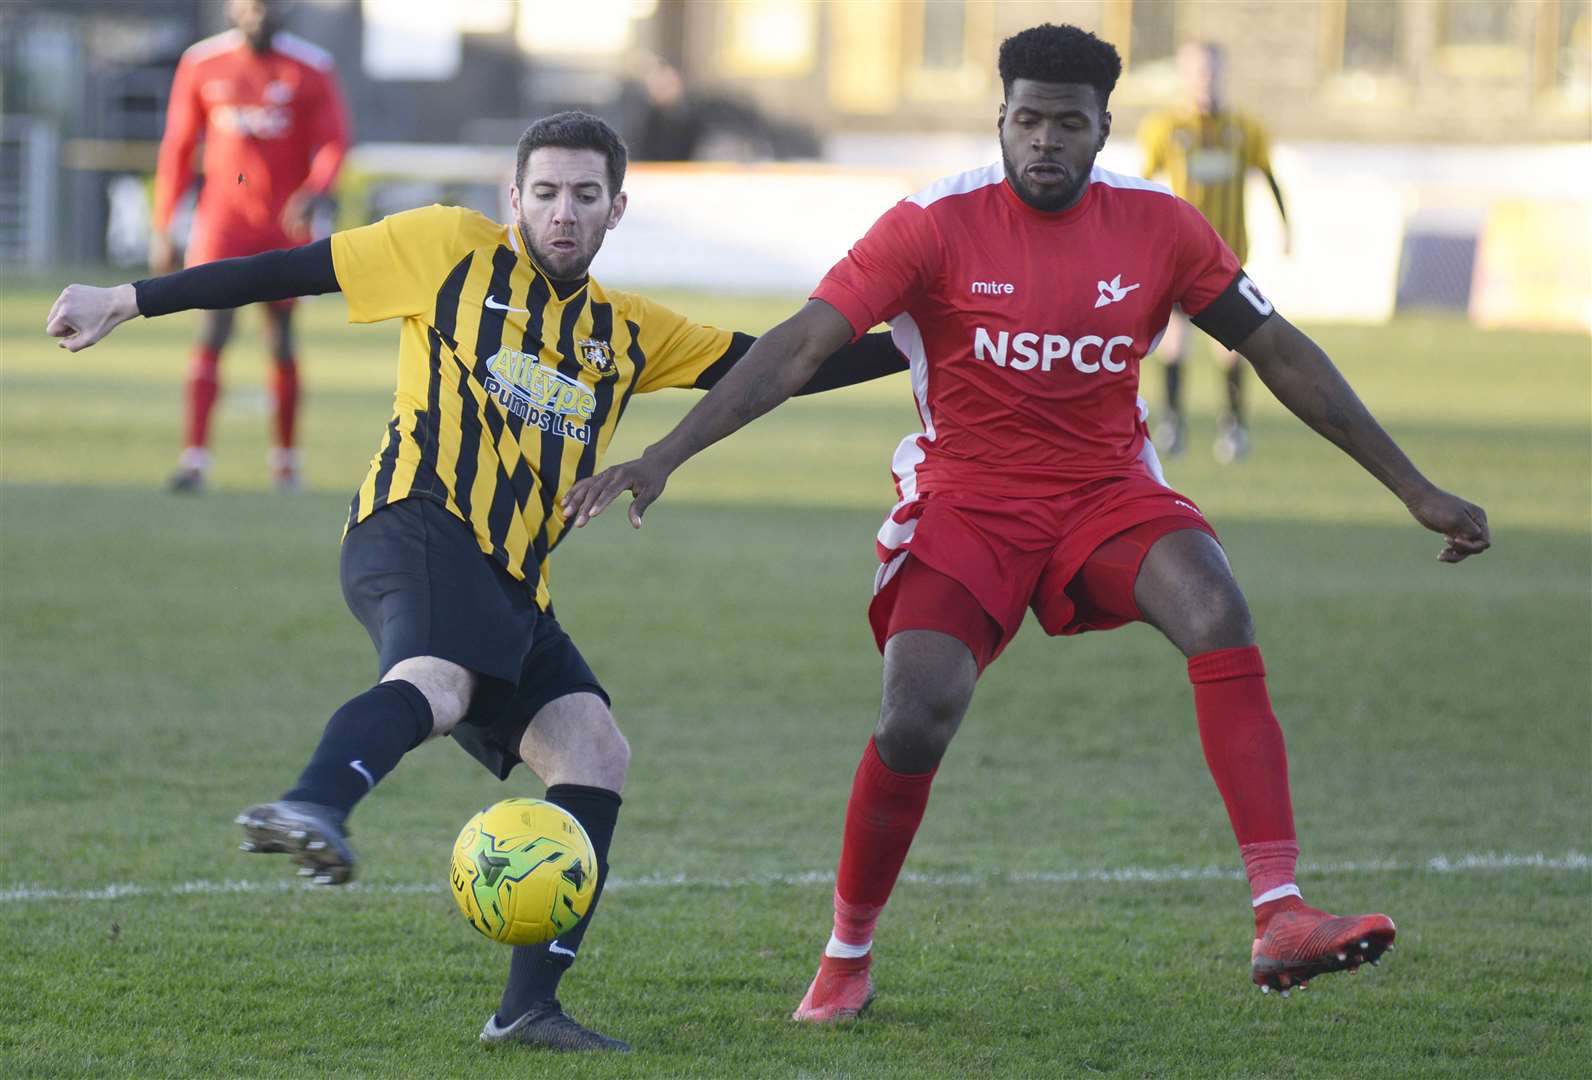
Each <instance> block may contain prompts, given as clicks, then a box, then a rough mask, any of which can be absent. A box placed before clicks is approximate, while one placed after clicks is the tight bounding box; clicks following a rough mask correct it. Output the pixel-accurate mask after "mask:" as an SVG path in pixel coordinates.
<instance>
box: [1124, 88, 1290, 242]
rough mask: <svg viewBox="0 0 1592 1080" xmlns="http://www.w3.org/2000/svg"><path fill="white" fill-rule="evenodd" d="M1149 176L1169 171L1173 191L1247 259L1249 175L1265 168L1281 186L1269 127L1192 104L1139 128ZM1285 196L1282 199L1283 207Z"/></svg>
mask: <svg viewBox="0 0 1592 1080" xmlns="http://www.w3.org/2000/svg"><path fill="white" fill-rule="evenodd" d="M1139 147H1140V149H1141V151H1142V152H1143V155H1144V175H1145V176H1148V177H1153V176H1158V175H1161V174H1163V173H1164V174H1165V175H1166V177H1167V179H1168V181H1169V182H1170V183H1171V186H1172V193H1173V194H1175V195H1176V196H1177V197H1178V198H1180V199H1187V200H1188V201H1189V202H1191V203H1193V204H1194V206H1195V208H1197V209H1198V210H1199V212H1200V213H1202V214H1204V215H1205V220H1207V221H1209V222H1210V223H1211V227H1212V228H1214V229H1215V230H1216V233H1217V235H1219V236H1220V237H1221V238H1222V239H1223V240H1225V241H1227V246H1228V247H1230V248H1232V249H1233V253H1234V254H1236V255H1237V256H1238V261H1239V262H1240V263H1242V262H1243V261H1244V260H1245V259H1246V258H1248V256H1249V250H1248V249H1249V236H1248V233H1247V231H1246V229H1245V227H1244V178H1245V176H1246V175H1247V174H1248V172H1249V170H1250V169H1259V170H1260V171H1261V172H1263V173H1265V174H1266V178H1267V180H1268V181H1269V182H1270V183H1271V185H1272V190H1273V191H1275V190H1276V188H1277V182H1276V179H1275V178H1274V177H1273V176H1272V171H1271V147H1270V144H1269V140H1268V139H1267V137H1266V131H1265V129H1264V128H1262V127H1261V126H1260V124H1258V123H1256V122H1255V121H1254V120H1252V119H1251V118H1249V117H1247V116H1244V115H1243V114H1241V113H1236V112H1230V111H1225V110H1224V111H1222V112H1218V113H1214V114H1211V115H1204V114H1201V113H1200V112H1198V111H1197V110H1195V109H1192V108H1185V109H1171V110H1167V111H1165V112H1160V113H1155V114H1154V115H1151V116H1149V117H1146V118H1145V120H1144V122H1143V124H1141V125H1140V127H1139ZM1280 204H1281V200H1280V198H1279V205H1280Z"/></svg>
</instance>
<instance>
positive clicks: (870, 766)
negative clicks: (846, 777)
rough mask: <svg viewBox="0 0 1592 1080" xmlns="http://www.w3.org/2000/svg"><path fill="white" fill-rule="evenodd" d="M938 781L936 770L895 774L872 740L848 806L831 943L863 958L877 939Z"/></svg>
mask: <svg viewBox="0 0 1592 1080" xmlns="http://www.w3.org/2000/svg"><path fill="white" fill-rule="evenodd" d="M933 783H934V773H933V772H926V773H898V772H896V771H894V770H893V769H891V768H890V767H889V766H888V765H886V764H885V763H884V762H883V761H882V760H880V758H879V751H878V750H877V748H875V746H874V743H873V740H872V739H869V740H868V748H867V749H866V750H864V751H863V754H862V763H861V764H859V765H858V766H857V775H856V777H855V779H853V780H852V783H851V801H850V802H848V803H847V804H846V834H845V841H844V843H843V844H842V845H841V849H840V869H839V871H838V873H837V874H836V880H835V932H834V939H833V940H832V941H831V945H834V944H835V943H837V942H838V943H839V944H840V945H841V946H842V947H843V948H845V951H846V952H847V953H850V954H852V955H860V954H861V952H862V951H865V950H866V948H867V946H868V945H869V944H870V943H871V942H872V941H873V928H874V925H875V924H876V923H878V921H879V913H880V912H881V911H883V910H884V905H885V902H886V901H887V900H889V899H890V892H891V890H892V889H894V888H895V883H896V878H897V877H899V876H900V874H901V864H902V863H904V862H906V858H907V849H908V848H910V847H911V846H912V838H913V837H914V836H916V835H917V831H918V825H919V824H921V823H922V821H923V811H924V808H925V807H927V806H928V804H929V787H930V785H932V784H933Z"/></svg>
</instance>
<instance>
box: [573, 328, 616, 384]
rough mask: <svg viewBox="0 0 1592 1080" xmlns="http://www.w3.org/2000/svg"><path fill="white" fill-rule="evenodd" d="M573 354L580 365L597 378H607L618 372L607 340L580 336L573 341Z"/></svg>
mask: <svg viewBox="0 0 1592 1080" xmlns="http://www.w3.org/2000/svg"><path fill="white" fill-rule="evenodd" d="M575 356H576V358H577V359H579V360H580V363H581V366H582V367H584V368H585V369H586V370H587V371H590V372H591V373H592V374H593V375H596V376H597V377H598V378H599V379H609V378H612V377H613V376H614V375H616V374H618V372H619V368H618V366H617V365H616V364H615V363H614V351H613V349H612V348H610V347H609V345H608V342H606V341H599V340H598V339H596V338H581V339H580V340H579V341H577V342H576V343H575Z"/></svg>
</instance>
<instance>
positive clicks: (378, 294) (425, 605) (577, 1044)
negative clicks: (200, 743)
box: [48, 113, 906, 1050]
mask: <svg viewBox="0 0 1592 1080" xmlns="http://www.w3.org/2000/svg"><path fill="white" fill-rule="evenodd" d="M625 164H626V151H625V146H624V143H623V142H622V141H621V140H620V138H619V136H618V135H617V134H616V133H615V132H614V131H613V130H612V129H611V128H610V127H608V125H607V124H605V123H603V122H602V121H601V120H598V119H597V118H595V117H592V116H588V115H586V114H583V113H560V114H558V115H556V116H551V117H547V118H545V119H543V120H539V121H537V122H536V123H535V124H533V125H531V127H530V128H529V129H527V131H526V132H525V134H524V136H522V137H521V139H520V143H519V146H518V148H517V151H516V160H515V176H514V184H513V186H512V187H511V188H510V191H509V207H510V210H511V212H512V215H513V220H512V221H511V222H510V223H509V224H507V225H502V224H499V223H497V222H494V221H491V220H489V219H487V218H485V217H483V216H481V215H480V214H477V213H474V212H473V211H469V210H462V209H459V208H457V207H444V206H432V207H427V208H424V209H420V210H413V211H409V212H408V213H403V214H396V215H394V216H392V217H390V218H387V219H386V220H384V221H382V222H379V223H378V224H375V225H369V226H366V227H364V228H359V229H352V230H349V231H347V232H342V233H337V234H335V235H334V236H332V237H331V238H330V239H328V240H323V241H320V242H318V243H315V244H309V245H306V246H305V247H301V248H293V249H289V250H285V251H274V252H269V253H266V254H263V255H256V256H250V257H248V258H243V259H228V260H223V261H220V262H214V263H209V264H207V265H205V266H200V267H195V268H193V269H189V270H185V271H182V272H180V273H177V274H170V275H167V276H165V277H160V278H153V279H149V280H146V281H140V282H135V283H133V284H131V285H122V286H118V287H116V288H114V289H93V288H87V287H85V286H81V285H72V286H68V288H67V289H66V290H65V291H64V292H63V293H62V294H61V297H60V299H58V300H57V301H56V304H55V307H54V308H53V309H52V310H51V313H50V318H49V323H48V329H49V332H50V333H51V334H53V335H55V336H56V337H59V338H61V339H63V340H62V345H63V346H65V347H66V348H68V349H71V350H73V351H76V350H77V349H82V348H86V347H87V346H89V345H92V344H93V343H94V342H95V341H97V340H99V339H100V338H101V337H103V336H104V335H105V334H107V333H109V332H110V330H112V329H113V328H114V327H115V326H117V325H118V324H119V323H121V322H123V321H125V320H126V319H129V318H131V317H132V316H134V315H138V314H142V315H146V316H154V315H162V314H167V313H169V312H173V311H181V310H188V309H192V308H228V307H237V306H239V304H241V303H253V302H258V301H264V300H276V299H281V298H285V297H288V296H301V295H307V294H316V293H330V292H342V293H343V294H344V297H345V299H346V300H347V303H348V314H349V319H350V320H351V321H353V322H377V321H381V320H385V319H402V320H403V328H402V331H401V334H400V342H399V347H398V386H397V393H396V395H395V398H394V405H393V417H392V420H391V422H390V423H389V424H388V425H387V430H386V433H385V434H384V435H383V437H382V439H381V441H380V444H379V446H378V448H377V451H376V455H375V458H374V459H373V460H372V462H371V466H370V470H369V472H368V474H367V475H366V477H365V480H364V483H362V484H361V485H360V488H359V491H358V493H357V494H356V495H355V497H354V503H353V508H352V511H351V513H350V515H349V522H348V528H347V531H346V533H345V535H344V538H343V548H342V565H341V576H342V585H343V595H344V598H345V599H346V600H347V602H348V605H349V608H350V609H351V610H352V611H353V612H354V614H355V616H356V617H357V618H358V619H359V620H360V622H361V623H363V624H364V626H365V629H366V631H367V632H368V633H369V634H370V638H371V641H372V643H373V644H374V645H375V646H376V651H377V655H378V660H379V671H380V673H381V680H382V681H381V682H380V683H378V684H377V685H376V686H375V687H373V688H372V689H370V690H367V691H365V692H364V693H363V694H361V695H359V696H358V697H356V698H354V699H353V700H351V701H349V702H347V703H346V704H344V705H343V707H342V708H340V709H339V710H338V711H337V712H336V713H335V714H334V715H333V716H332V719H331V721H330V722H329V723H328V724H327V726H326V730H325V732H324V733H323V735H322V736H321V741H320V744H319V745H318V746H317V747H316V750H315V753H314V755H313V756H312V757H311V759H310V762H309V765H308V766H307V767H306V768H305V769H304V772H303V773H302V774H301V775H300V777H299V780H298V783H297V784H296V785H295V786H294V787H293V788H292V789H291V790H290V791H288V792H287V793H286V794H284V795H283V796H282V798H281V799H279V800H277V801H275V802H269V803H263V804H260V805H258V806H254V807H251V808H249V809H248V810H245V811H244V812H243V814H242V815H240V817H239V819H238V820H239V822H240V823H241V824H242V825H243V827H244V833H245V838H246V839H245V843H244V848H245V850H248V851H262V852H283V853H287V854H289V855H291V856H292V858H293V860H294V861H295V862H297V863H298V864H299V865H300V867H301V870H300V873H304V874H307V875H308V876H310V877H312V878H313V879H314V880H315V881H317V882H320V883H324V884H340V883H342V882H345V881H347V880H349V878H350V877H351V876H352V874H353V867H354V854H353V852H352V850H351V849H350V848H349V846H348V842H347V829H346V825H345V821H346V818H347V815H348V813H349V811H350V810H352V808H353V806H354V804H355V803H357V802H358V801H359V799H361V798H362V797H363V796H364V795H365V794H366V793H367V792H368V791H369V790H370V789H371V788H373V787H375V785H376V783H377V782H378V781H379V780H381V778H382V777H383V776H385V775H386V774H387V773H388V772H390V771H391V770H392V769H393V768H394V767H395V766H396V765H397V764H398V761H399V760H400V759H401V758H402V757H403V756H404V754H405V753H407V752H408V751H409V750H412V749H413V748H415V747H416V746H418V745H420V743H422V742H424V741H425V740H426V739H427V738H429V737H430V736H431V735H433V734H451V735H452V736H453V738H454V739H455V740H456V741H458V742H459V743H460V744H461V745H462V746H464V747H465V748H466V749H467V750H469V751H470V753H471V754H473V755H474V756H475V757H476V758H477V759H479V760H480V761H481V762H482V763H483V764H484V765H486V766H487V768H489V769H491V770H492V771H493V772H494V773H495V774H496V775H497V776H498V777H499V778H506V777H507V775H508V773H509V771H510V770H511V769H512V768H513V767H514V766H515V765H516V764H518V763H519V762H521V761H524V762H525V763H526V764H527V765H529V766H530V767H531V769H532V770H533V771H534V772H536V773H537V775H538V776H540V777H541V778H542V779H543V780H544V781H545V782H546V783H547V784H548V785H549V786H548V788H547V793H546V796H545V797H546V799H547V800H548V801H549V802H552V803H556V804H557V805H559V806H562V807H563V808H564V809H566V810H568V811H569V812H570V813H571V814H572V815H573V816H574V817H575V818H576V819H577V820H578V821H579V822H580V823H581V825H582V826H583V827H584V828H585V830H586V832H587V835H588V836H590V838H591V841H592V847H593V850H594V851H595V853H596V857H597V866H595V867H582V866H579V865H575V866H571V867H569V868H568V869H566V870H565V874H566V876H568V875H576V876H578V877H584V876H586V875H590V874H592V873H596V874H597V875H598V885H597V889H598V892H597V896H596V897H595V898H594V899H593V901H592V906H591V908H590V909H589V910H588V913H587V915H586V916H585V918H584V919H582V920H581V922H580V923H578V924H577V925H576V926H575V928H574V929H573V930H571V931H569V932H568V933H565V934H562V935H560V936H559V937H558V938H557V939H555V940H554V941H552V942H549V943H547V944H545V945H537V946H528V947H521V948H516V949H515V950H514V955H513V959H512V960H511V962H510V967H509V980H508V985H507V987H506V988H505V990H504V993H503V998H502V1002H501V1004H500V1005H499V1007H498V1010H497V1012H496V1014H495V1015H493V1016H492V1017H491V1018H489V1019H488V1021H487V1023H486V1026H485V1028H484V1029H483V1030H482V1032H481V1039H482V1040H483V1041H484V1042H488V1043H506V1042H522V1043H528V1044H531V1045H536V1046H546V1047H553V1048H556V1049H561V1050H626V1049H628V1047H627V1046H625V1044H624V1043H622V1042H620V1041H619V1040H617V1039H611V1038H608V1037H606V1036H603V1035H599V1034H598V1033H596V1032H594V1031H590V1030H588V1029H586V1028H584V1027H582V1026H581V1025H580V1024H578V1023H576V1022H575V1021H574V1020H572V1019H570V1017H569V1016H568V1015H566V1014H565V1013H564V1012H563V1009H562V1007H561V1006H560V1005H559V1003H558V1000H557V998H556V996H555V995H556V991H557V988H558V983H559V979H560V977H561V976H562V975H563V973H564V971H565V970H567V969H568V967H569V966H570V965H571V964H572V963H573V962H574V958H575V955H576V950H577V949H578V948H579V946H580V942H581V940H582V938H583V937H584V935H585V931H586V926H587V925H588V924H589V922H590V921H591V918H592V914H593V913H594V912H595V910H596V906H597V900H598V899H599V898H600V897H601V895H602V884H603V882H604V881H605V880H606V878H607V854H608V848H609V844H610V842H611V840H612V837H613V831H614V826H615V823H616V821H617V818H618V814H619V803H620V797H619V792H620V789H621V788H622V787H623V785H624V780H625V774H626V772H627V770H628V767H629V761H630V750H629V746H628V744H627V743H626V742H625V739H624V736H623V735H622V734H620V732H619V728H618V726H617V725H616V724H615V723H614V719H613V715H612V714H611V713H610V711H609V707H608V706H609V702H608V695H607V694H606V692H605V691H604V690H603V688H602V685H601V684H600V683H599V682H598V681H597V677H596V675H594V674H593V673H592V671H591V668H590V667H589V666H588V665H587V663H586V660H585V658H584V657H582V656H581V654H580V651H579V650H578V649H577V648H576V647H575V644H574V642H573V641H571V640H570V638H569V635H568V634H566V633H565V632H564V630H563V628H562V627H560V626H559V624H558V620H557V618H556V617H554V615H553V609H552V605H551V602H550V600H549V596H548V588H547V556H548V553H549V552H550V551H551V550H552V549H553V547H554V546H555V545H557V543H558V542H559V540H560V539H561V538H562V537H563V536H564V532H565V522H564V519H563V516H562V511H561V509H560V496H561V495H562V494H563V493H564V492H565V491H566V490H567V489H568V488H569V486H570V485H571V484H573V483H574V481H575V480H576V478H577V477H585V476H589V475H591V474H592V472H593V470H594V469H595V468H596V467H597V465H598V463H599V462H600V460H601V458H602V454H603V451H604V450H605V449H606V448H607V446H608V442H609V440H610V439H611V438H612V437H613V432H614V428H615V427H616V426H617V425H618V423H619V420H620V417H622V416H623V415H624V411H625V406H626V405H627V404H628V403H629V401H630V399H631V396H632V395H633V394H636V393H646V392H648V391H651V390H661V389H664V388H666V387H699V388H705V387H708V386H711V385H713V384H714V383H716V382H717V381H718V379H719V378H720V377H722V376H723V374H724V373H725V372H726V371H727V370H729V368H730V367H731V366H732V365H733V364H734V363H735V362H736V361H737V360H739V359H740V357H741V356H742V355H743V354H744V353H745V352H746V349H747V347H748V346H749V345H750V344H751V342H752V339H751V338H750V337H748V336H747V335H745V334H738V333H731V332H729V331H725V330H716V329H713V328H712V327H707V326H698V325H696V324H694V323H691V322H689V321H687V320H686V319H684V318H682V317H681V316H679V315H677V314H675V313H674V312H672V311H669V310H668V309H667V308H664V307H662V306H660V305H658V304H655V303H653V302H652V301H650V300H647V299H645V298H643V297H639V296H635V295H631V294H628V293H621V292H615V291H610V290H606V289H604V288H603V287H602V286H601V285H599V284H598V283H597V282H596V281H594V280H593V279H591V278H590V277H589V276H588V275H587V268H588V267H589V266H590V264H591V261H592V258H593V257H594V256H595V255H596V254H597V251H598V249H599V248H600V247H601V246H602V242H603V238H604V236H605V235H606V233H607V232H608V230H610V229H612V228H614V227H615V226H617V225H618V224H619V221H620V218H621V217H622V216H623V215H624V211H625V205H626V196H625V194H624V192H623V191H622V190H621V189H622V186H623V182H624V174H625ZM904 370H906V361H905V360H904V359H903V358H902V357H901V356H900V355H899V354H898V353H897V352H896V350H895V348H894V346H893V345H892V344H891V343H890V338H889V335H887V334H875V335H868V336H865V337H863V338H862V339H860V340H859V341H857V342H856V343H854V344H852V345H849V346H847V347H846V348H845V349H843V350H842V351H840V352H838V353H836V354H835V355H834V356H832V357H831V358H830V359H829V361H828V362H826V364H825V365H824V367H823V368H821V369H820V370H819V372H818V374H817V375H816V376H815V377H814V378H813V379H812V380H811V381H810V382H809V383H808V384H807V385H806V387H805V388H804V391H805V392H814V391H817V390H823V389H830V388H833V387H838V386H845V385H850V384H852V383H856V382H861V381H864V380H866V379H870V378H875V377H878V376H880V375H885V374H889V373H891V372H895V371H904ZM488 869H490V868H488ZM483 872H486V871H483ZM572 880H573V878H572ZM456 887H464V888H469V887H471V885H470V883H469V882H465V883H463V885H462V886H461V885H459V884H458V883H456Z"/></svg>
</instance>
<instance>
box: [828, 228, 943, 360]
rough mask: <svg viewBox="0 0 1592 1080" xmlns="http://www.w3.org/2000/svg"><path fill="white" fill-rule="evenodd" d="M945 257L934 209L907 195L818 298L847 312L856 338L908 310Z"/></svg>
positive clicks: (859, 245) (841, 263)
mask: <svg viewBox="0 0 1592 1080" xmlns="http://www.w3.org/2000/svg"><path fill="white" fill-rule="evenodd" d="M939 259H940V244H939V237H938V233H937V232H936V231H935V228H934V224H933V222H931V221H930V220H929V215H928V212H927V211H926V210H924V209H923V208H922V207H921V206H918V205H917V204H916V203H912V202H907V201H904V200H903V201H902V202H899V203H896V205H895V206H893V207H891V208H890V209H889V210H887V211H885V212H884V214H883V215H882V216H881V217H880V218H879V220H878V221H876V222H874V224H873V228H871V229H869V230H868V233H867V235H866V236H864V237H863V238H862V239H861V240H858V241H857V242H856V244H854V245H852V248H851V250H850V251H849V252H847V253H846V257H845V258H844V259H841V260H840V261H839V262H838V263H836V264H835V265H834V267H833V268H831V269H830V271H829V273H828V274H826V275H825V276H824V280H823V281H821V282H819V283H818V288H816V289H814V290H813V294H812V298H813V299H814V300H822V301H824V302H825V303H826V304H829V305H830V306H831V307H833V308H835V310H837V311H839V312H840V313H841V314H842V315H844V316H845V317H846V319H847V321H849V322H850V323H851V330H852V340H856V339H857V338H858V337H861V336H862V335H863V334H865V333H867V332H868V328H869V327H871V326H874V325H876V324H878V323H881V322H885V321H886V320H889V319H893V318H894V317H895V316H897V315H899V314H901V312H903V311H905V310H906V309H907V308H908V307H909V306H910V305H911V303H912V301H913V299H915V298H916V297H917V296H918V294H919V293H921V292H922V291H923V290H924V288H926V287H927V285H928V284H929V283H930V282H932V281H933V280H934V276H935V273H936V270H937V268H938V265H939Z"/></svg>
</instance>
